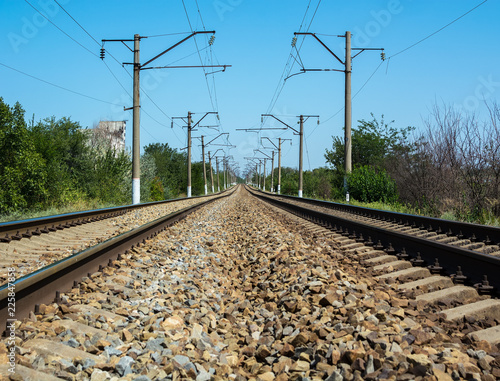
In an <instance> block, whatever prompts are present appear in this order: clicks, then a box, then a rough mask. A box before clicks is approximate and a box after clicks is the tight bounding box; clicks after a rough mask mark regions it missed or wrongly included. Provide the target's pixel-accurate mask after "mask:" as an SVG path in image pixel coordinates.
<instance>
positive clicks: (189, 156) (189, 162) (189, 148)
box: [187, 111, 191, 197]
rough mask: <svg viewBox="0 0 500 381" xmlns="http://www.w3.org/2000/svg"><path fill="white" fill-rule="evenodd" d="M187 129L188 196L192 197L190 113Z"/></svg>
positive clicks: (189, 113) (189, 114)
mask: <svg viewBox="0 0 500 381" xmlns="http://www.w3.org/2000/svg"><path fill="white" fill-rule="evenodd" d="M187 125H188V126H187V129H188V154H187V155H188V157H187V160H188V168H187V170H188V184H187V196H188V197H191V112H190V111H188V119H187Z"/></svg>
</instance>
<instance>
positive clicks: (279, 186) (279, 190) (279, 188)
mask: <svg viewBox="0 0 500 381" xmlns="http://www.w3.org/2000/svg"><path fill="white" fill-rule="evenodd" d="M280 192H281V185H278V194H280Z"/></svg>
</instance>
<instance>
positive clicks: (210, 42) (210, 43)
mask: <svg viewBox="0 0 500 381" xmlns="http://www.w3.org/2000/svg"><path fill="white" fill-rule="evenodd" d="M214 41H215V36H214V35H212V37H210V40H209V41H208V45H213V44H214Z"/></svg>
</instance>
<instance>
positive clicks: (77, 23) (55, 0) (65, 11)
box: [54, 0, 99, 45]
mask: <svg viewBox="0 0 500 381" xmlns="http://www.w3.org/2000/svg"><path fill="white" fill-rule="evenodd" d="M54 2H55V3H56V4H57V5H59V7H60V8H61V9H62V10H63V11H64V13H66V14H67V15H68V16H69V17H70V18H71V20H73V21H74V22H75V23H76V25H78V26H79V27H80V28H82V30H83V31H84V32H85V33H87V35H88V36H89V37H90V38H91V39H92V40H94V41H95V42H96V44H97V45H99V42H98V41H97V40H96V39H95V38H94V37H93V36H92V35H91V34H90V33H89V32H87V30H86V29H85V28H84V27H83V26H81V25H80V23H79V22H78V21H76V20H75V19H74V18H73V16H71V15H70V14H69V13H68V11H67V10H66V9H64V7H63V6H62V5H61V4H59V3H58V2H57V0H54Z"/></svg>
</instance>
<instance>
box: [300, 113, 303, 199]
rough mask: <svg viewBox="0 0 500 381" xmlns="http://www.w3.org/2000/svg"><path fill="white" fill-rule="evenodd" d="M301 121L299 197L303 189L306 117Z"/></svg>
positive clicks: (301, 117)
mask: <svg viewBox="0 0 500 381" xmlns="http://www.w3.org/2000/svg"><path fill="white" fill-rule="evenodd" d="M299 119H300V132H299V141H300V143H299V145H300V146H299V197H302V187H303V177H304V175H303V173H302V169H303V165H302V162H303V159H304V152H303V151H304V116H303V115H301V116H300V117H299Z"/></svg>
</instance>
